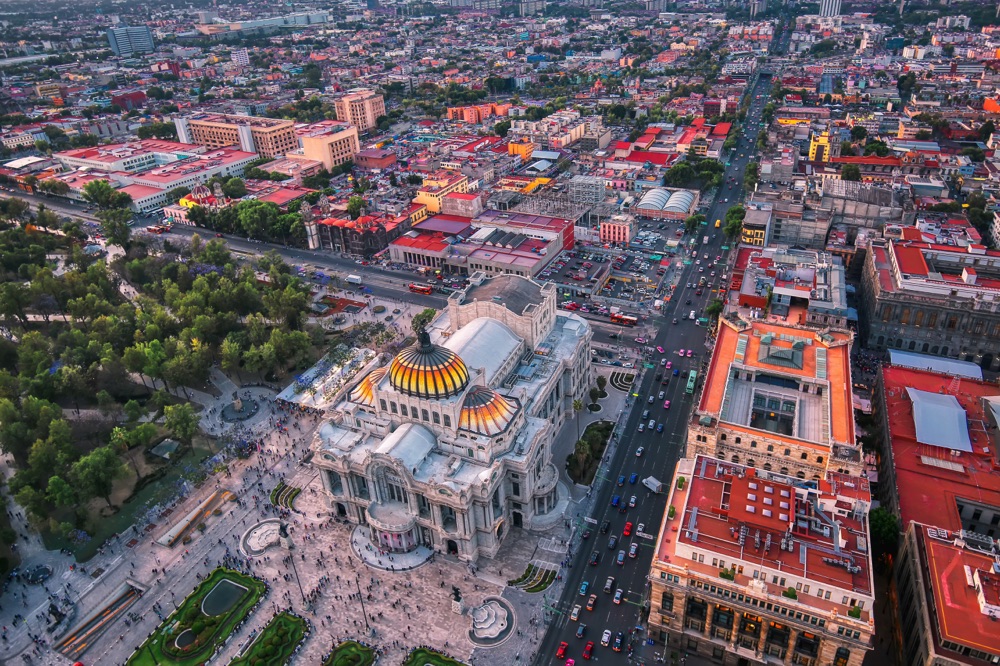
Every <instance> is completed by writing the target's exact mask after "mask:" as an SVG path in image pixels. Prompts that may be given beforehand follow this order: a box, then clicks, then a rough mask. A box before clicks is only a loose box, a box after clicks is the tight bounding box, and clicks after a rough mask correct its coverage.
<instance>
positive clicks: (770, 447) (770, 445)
mask: <svg viewBox="0 0 1000 666" xmlns="http://www.w3.org/2000/svg"><path fill="white" fill-rule="evenodd" d="M773 451H774V444H768V445H767V452H768V453H772V452H773Z"/></svg>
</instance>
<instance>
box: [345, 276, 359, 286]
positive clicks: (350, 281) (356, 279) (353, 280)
mask: <svg viewBox="0 0 1000 666" xmlns="http://www.w3.org/2000/svg"><path fill="white" fill-rule="evenodd" d="M344 282H346V283H347V284H364V283H363V282H362V280H361V276H360V275H348V276H347V277H345V278H344Z"/></svg>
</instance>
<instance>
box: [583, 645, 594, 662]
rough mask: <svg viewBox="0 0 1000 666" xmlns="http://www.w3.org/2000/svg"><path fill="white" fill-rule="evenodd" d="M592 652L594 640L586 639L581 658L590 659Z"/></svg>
mask: <svg viewBox="0 0 1000 666" xmlns="http://www.w3.org/2000/svg"><path fill="white" fill-rule="evenodd" d="M592 654H594V641H587V644H586V645H584V646H583V658H584V659H590V656H591V655H592Z"/></svg>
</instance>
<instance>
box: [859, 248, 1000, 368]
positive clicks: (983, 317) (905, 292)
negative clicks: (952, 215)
mask: <svg viewBox="0 0 1000 666" xmlns="http://www.w3.org/2000/svg"><path fill="white" fill-rule="evenodd" d="M861 295H862V308H861V311H860V313H859V314H860V317H861V335H863V336H864V337H865V343H866V344H865V346H866V347H869V348H871V349H878V350H884V349H902V350H906V351H915V352H919V353H924V354H932V355H935V356H944V357H947V358H956V359H961V360H963V361H971V362H972V363H976V364H978V365H980V366H982V367H983V368H984V369H986V370H998V369H1000V351H998V347H997V340H1000V252H998V251H996V250H987V249H986V247H985V246H983V245H980V244H970V245H967V246H965V247H961V246H953V245H947V244H939V243H929V242H923V241H911V240H898V241H893V240H882V239H880V240H873V241H872V243H871V247H870V249H869V251H868V254H867V256H866V257H865V266H864V270H863V272H862V277H861Z"/></svg>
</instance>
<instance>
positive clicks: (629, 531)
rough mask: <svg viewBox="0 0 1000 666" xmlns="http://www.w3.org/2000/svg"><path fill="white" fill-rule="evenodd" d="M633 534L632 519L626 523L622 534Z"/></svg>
mask: <svg viewBox="0 0 1000 666" xmlns="http://www.w3.org/2000/svg"><path fill="white" fill-rule="evenodd" d="M630 534H632V521H629V522H627V523H625V529H623V530H622V536H629V535H630Z"/></svg>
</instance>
